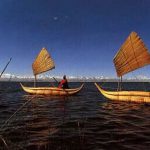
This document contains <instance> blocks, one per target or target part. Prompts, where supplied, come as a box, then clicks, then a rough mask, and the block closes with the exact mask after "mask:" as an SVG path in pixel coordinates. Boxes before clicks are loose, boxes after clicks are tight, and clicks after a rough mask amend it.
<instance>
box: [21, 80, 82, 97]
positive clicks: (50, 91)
mask: <svg viewBox="0 0 150 150" xmlns="http://www.w3.org/2000/svg"><path fill="white" fill-rule="evenodd" d="M20 85H21V87H22V89H23V90H24V91H25V92H27V93H29V94H35V95H53V96H69V95H74V94H77V93H78V92H80V91H81V89H82V88H83V86H84V84H82V85H81V86H80V87H78V88H74V89H62V88H58V87H26V86H24V85H23V84H21V83H20Z"/></svg>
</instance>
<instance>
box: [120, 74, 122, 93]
mask: <svg viewBox="0 0 150 150" xmlns="http://www.w3.org/2000/svg"><path fill="white" fill-rule="evenodd" d="M120 80H121V82H120V91H121V89H122V76H121V77H120Z"/></svg>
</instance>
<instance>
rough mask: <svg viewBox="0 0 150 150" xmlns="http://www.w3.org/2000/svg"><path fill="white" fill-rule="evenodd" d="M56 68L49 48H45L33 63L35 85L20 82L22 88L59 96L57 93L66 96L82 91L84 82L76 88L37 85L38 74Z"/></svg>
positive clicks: (33, 92)
mask: <svg viewBox="0 0 150 150" xmlns="http://www.w3.org/2000/svg"><path fill="white" fill-rule="evenodd" d="M54 68H55V64H54V61H53V59H52V57H51V56H50V54H49V53H48V51H47V49H46V48H43V49H42V50H41V51H40V53H39V54H38V56H37V57H36V59H35V60H34V62H33V64H32V70H33V74H34V77H35V80H34V87H26V86H24V85H23V84H21V83H20V85H21V87H22V89H23V90H24V91H25V92H27V93H29V94H36V95H37V94H39V95H55V96H57V95H58V96H65V95H66V96H68V95H74V94H77V93H78V92H80V90H81V89H82V87H83V85H84V84H82V85H81V86H80V87H78V88H74V89H71V88H70V89H63V88H58V87H36V76H37V75H38V74H41V73H43V72H46V71H49V70H52V69H54ZM54 79H55V78H54ZM55 80H56V79H55Z"/></svg>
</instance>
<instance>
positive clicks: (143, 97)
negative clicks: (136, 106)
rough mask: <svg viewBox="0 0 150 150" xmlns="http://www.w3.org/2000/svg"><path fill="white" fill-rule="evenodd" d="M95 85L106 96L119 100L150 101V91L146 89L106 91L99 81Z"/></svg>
mask: <svg viewBox="0 0 150 150" xmlns="http://www.w3.org/2000/svg"><path fill="white" fill-rule="evenodd" d="M95 86H96V87H97V88H98V90H99V91H100V92H101V93H102V95H104V96H105V97H106V98H108V99H110V100H117V101H132V102H146V103H150V92H144V91H106V90H104V89H102V88H101V87H100V86H99V85H98V84H97V83H95Z"/></svg>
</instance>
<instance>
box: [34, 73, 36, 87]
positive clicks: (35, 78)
mask: <svg viewBox="0 0 150 150" xmlns="http://www.w3.org/2000/svg"><path fill="white" fill-rule="evenodd" d="M34 87H36V75H34Z"/></svg>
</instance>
